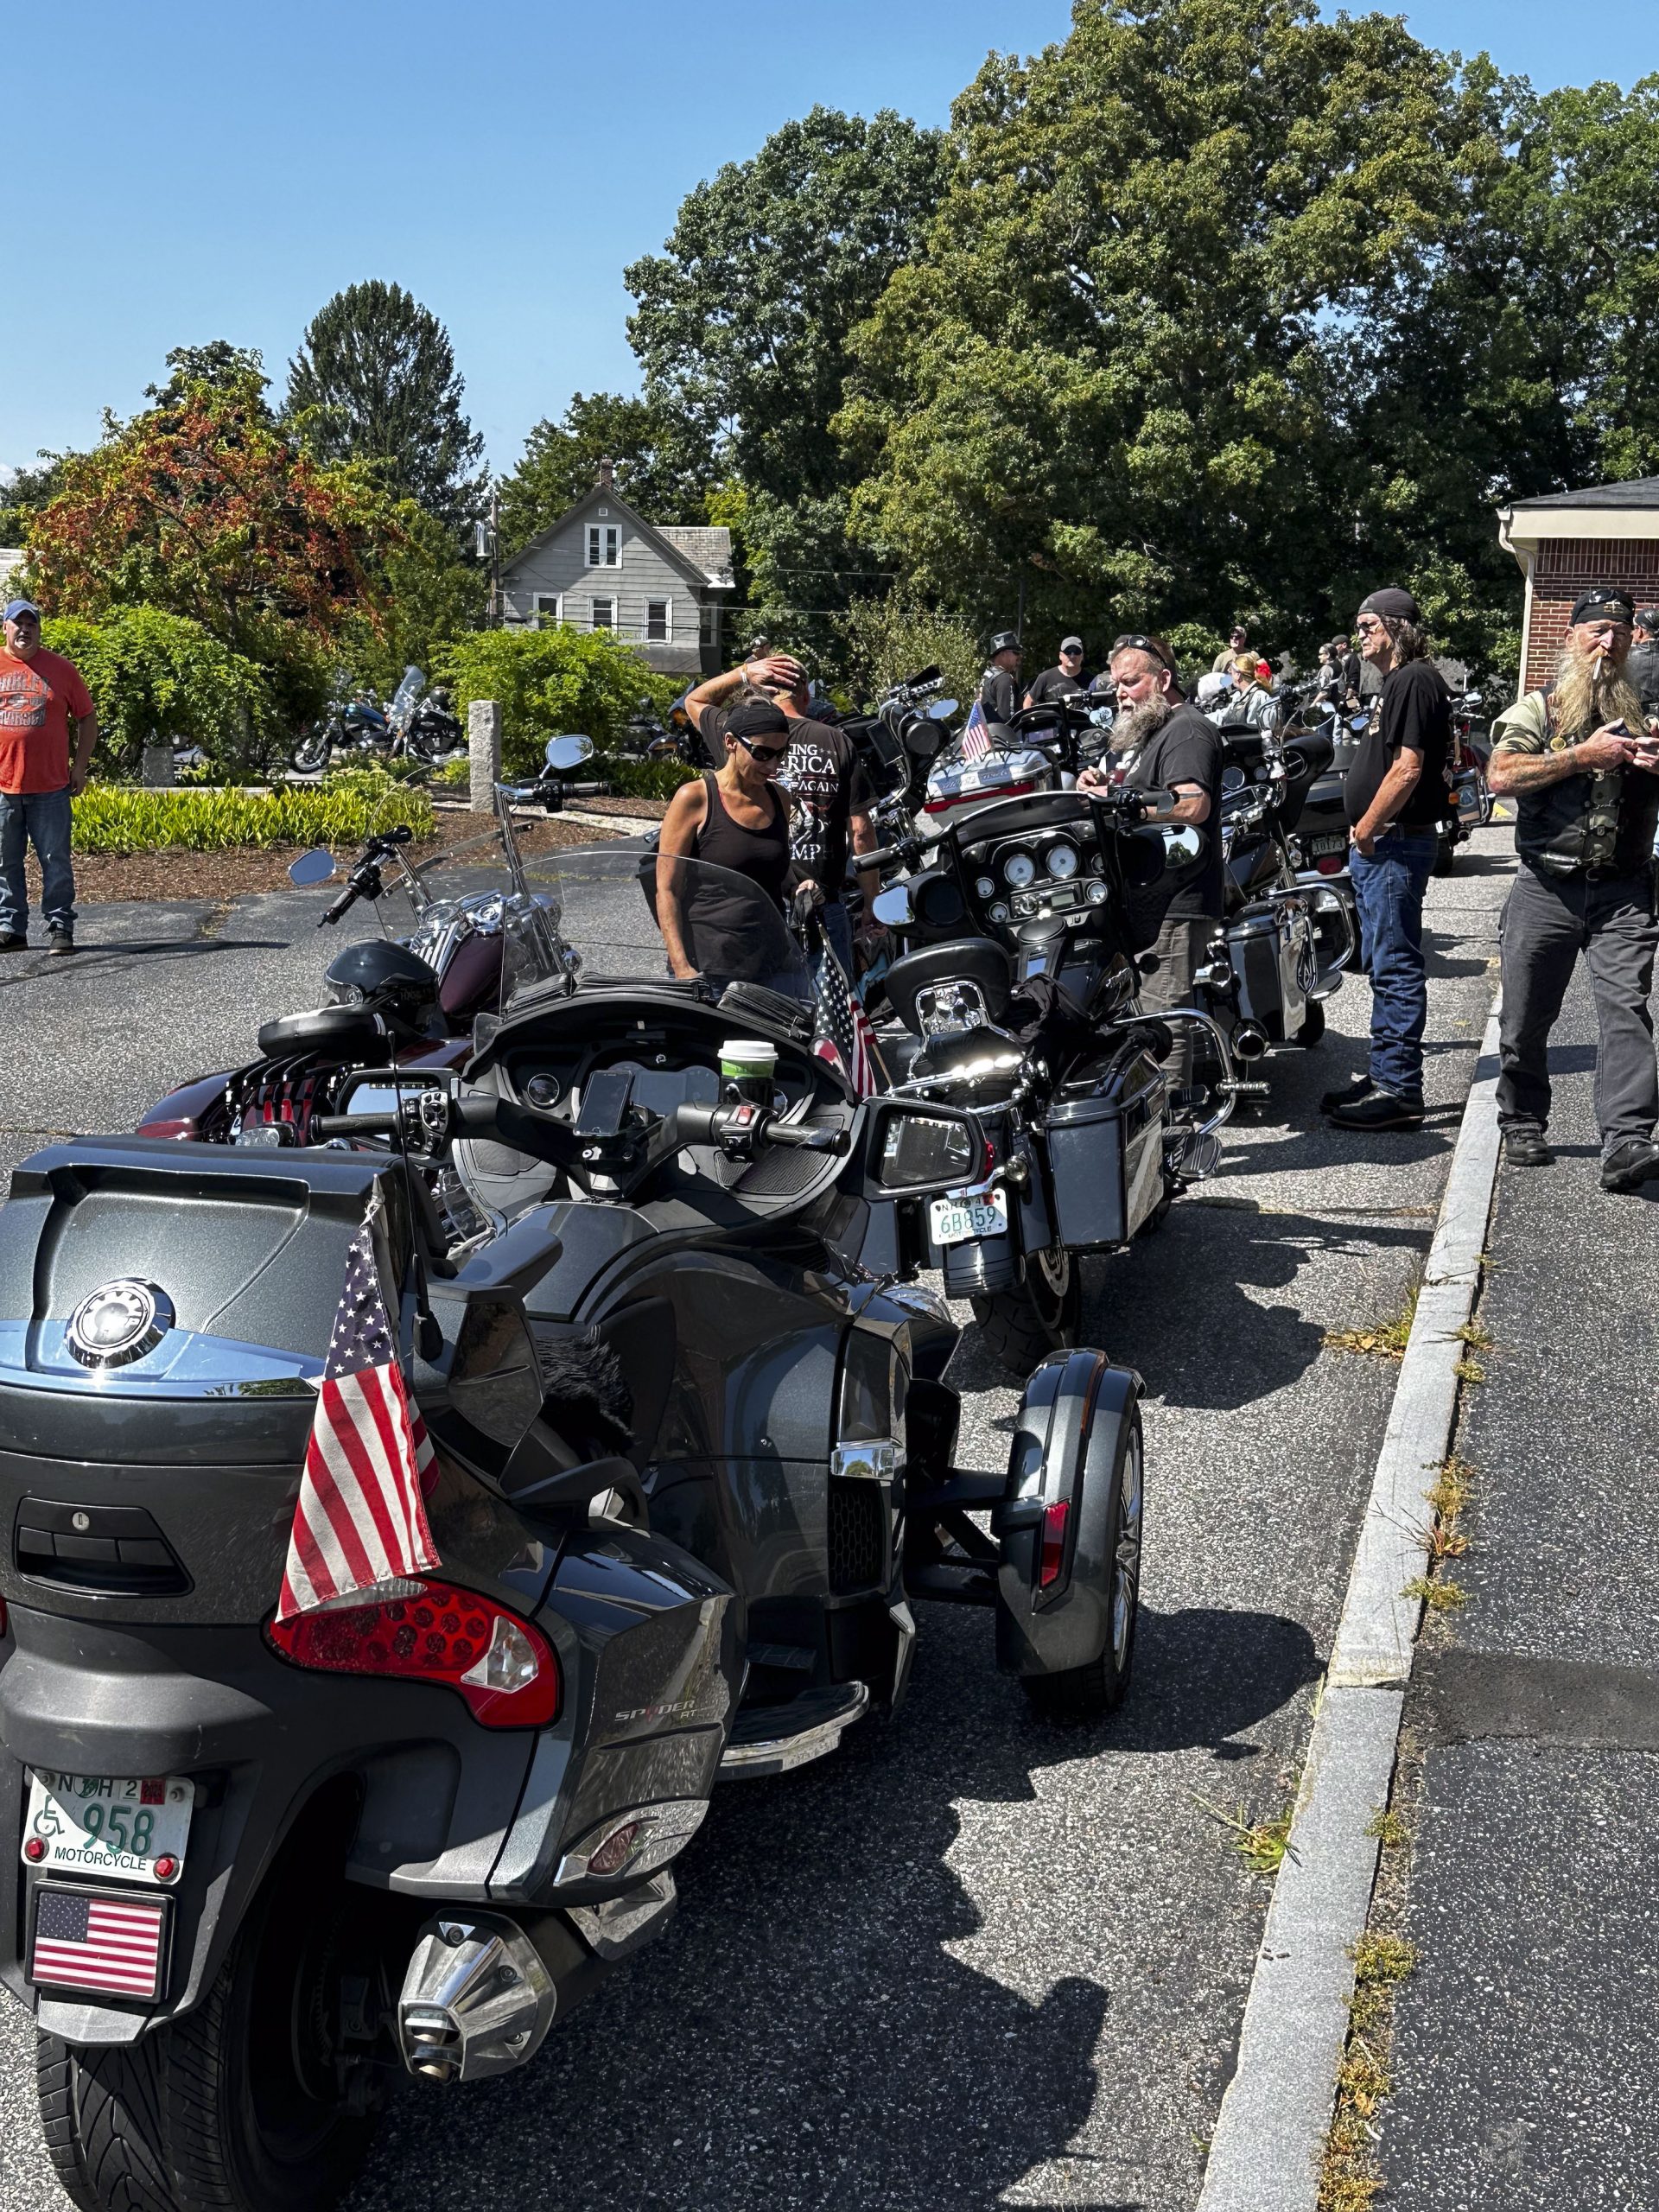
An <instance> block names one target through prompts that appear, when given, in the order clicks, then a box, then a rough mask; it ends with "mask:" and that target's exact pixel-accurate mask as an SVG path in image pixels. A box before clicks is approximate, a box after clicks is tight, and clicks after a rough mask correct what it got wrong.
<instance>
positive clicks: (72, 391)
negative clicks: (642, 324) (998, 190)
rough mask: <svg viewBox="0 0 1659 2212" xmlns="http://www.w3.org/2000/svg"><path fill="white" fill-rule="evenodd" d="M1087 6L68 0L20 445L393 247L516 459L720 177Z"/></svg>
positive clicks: (1469, 12)
mask: <svg viewBox="0 0 1659 2212" xmlns="http://www.w3.org/2000/svg"><path fill="white" fill-rule="evenodd" d="M1400 12H1402V13H1404V14H1405V15H1406V16H1408V19H1409V21H1410V22H1411V25H1412V28H1413V29H1414V30H1415V31H1416V32H1417V33H1418V34H1419V35H1420V36H1421V37H1424V38H1426V39H1427V40H1429V41H1431V42H1432V43H1434V44H1437V45H1440V46H1445V47H1455V48H1459V49H1460V50H1461V51H1463V52H1465V53H1471V54H1472V53H1475V52H1477V51H1478V50H1479V49H1480V48H1483V47H1484V48H1488V49H1489V50H1491V53H1492V54H1493V55H1494V57H1495V58H1496V59H1497V61H1498V62H1499V64H1500V66H1502V67H1505V68H1507V69H1510V70H1513V71H1516V72H1523V73H1527V74H1529V75H1530V76H1531V77H1532V78H1533V79H1534V81H1535V83H1537V84H1540V85H1549V84H1558V83H1561V82H1567V81H1573V80H1578V81H1583V79H1585V78H1586V77H1587V76H1589V75H1592V74H1595V75H1602V76H1611V77H1617V78H1618V79H1621V80H1622V81H1625V82H1628V81H1629V80H1630V79H1632V78H1634V77H1636V76H1638V75H1641V74H1643V73H1644V72H1646V71H1649V70H1652V69H1656V68H1659V8H1656V7H1655V5H1654V0H1624V5H1622V6H1621V7H1619V8H1618V9H1617V10H1615V11H1614V15H1613V16H1612V17H1611V19H1610V24H1611V27H1609V26H1607V25H1604V26H1602V27H1600V28H1599V29H1597V30H1596V32H1595V33H1594V35H1593V36H1592V38H1588V39H1586V33H1585V30H1584V28H1583V26H1584V23H1585V22H1586V18H1585V17H1584V16H1580V15H1579V14H1577V13H1576V11H1574V10H1571V9H1569V8H1567V7H1563V6H1562V5H1560V0H1421V4H1405V5H1403V6H1402V8H1401V9H1400ZM1069 19H1070V9H1069V6H1068V5H1067V4H1066V0H817V5H816V6H804V5H801V4H798V0H796V4H790V3H789V0H691V3H690V4H683V5H668V4H665V0H612V4H611V5H610V6H608V7H601V8H596V7H594V6H593V5H591V4H588V5H583V6H580V7H578V6H574V5H571V4H569V0H552V4H543V5H542V6H540V7H537V6H536V5H534V4H524V5H521V6H518V7H515V8H505V9H502V8H492V9H488V10H485V9H481V8H479V7H476V6H459V5H456V4H454V0H448V4H447V5H442V6H440V5H438V4H437V0H211V4H209V0H166V4H165V5H163V4H162V0H52V4H51V6H50V7H48V9H46V10H43V11H40V12H38V13H35V14H33V15H29V16H22V17H17V18H16V19H15V20H14V21H13V22H12V24H11V26H10V29H9V32H8V35H7V59H6V62H5V65H4V69H5V75H6V79H7V80H8V89H9V90H10V92H11V93H12V95H13V97H12V98H11V99H10V101H9V102H8V111H7V129H6V133H5V143H6V151H7V156H8V158H7V162H6V176H7V191H6V199H7V202H8V205H9V208H10V214H11V219H12V221H13V223H14V225H15V224H16V222H17V221H18V219H19V218H20V216H21V217H25V218H27V219H29V220H31V221H32V224H33V230H32V233H31V238H30V252H31V256H32V257H33V260H34V264H35V266H34V270H33V273H32V275H31V276H30V277H29V278H28V279H27V280H26V281H25V280H23V279H22V277H20V272H19V271H18V270H17V268H16V264H15V263H14V269H13V277H12V282H11V284H10V289H9V296H8V308H9V312H8V313H7V315H6V317H5V325H4V332H3V336H0V465H3V464H8V463H10V464H15V463H16V462H18V461H26V460H29V459H30V458H31V457H32V456H33V454H34V453H35V450H36V449H37V448H41V447H46V448H58V447H62V446H66V445H85V444H88V443H90V442H92V440H93V439H94V438H95V437H96V435H97V432H98V425H99V410H100V409H101V408H103V407H104V406H105V405H109V406H112V407H114V408H115V409H116V410H118V412H123V413H124V412H127V411H130V410H131V409H132V408H134V407H135V406H137V404H138V403H139V400H140V398H141V396H142V393H143V387H144V385H146V384H147V383H149V381H151V380H152V379H153V378H156V377H157V376H158V375H159V373H160V372H161V369H162V358H163V356H164V355H165V354H166V353H167V351H168V347H169V346H176V345H180V344H186V343H199V342H200V341H203V340H207V339H211V338H219V337H223V338H228V339H230V340H232V341H233V342H234V343H236V344H238V345H244V346H258V347H259V348H260V349H261V350H262V351H263V353H264V356H265V360H266V365H267V366H268V367H269V368H270V369H272V370H273V372H275V375H276V378H277V383H278V385H279V386H280V384H281V381H282V372H283V365H284V364H285V363H286V361H287V359H288V357H289V353H291V352H292V351H293V348H294V346H295V344H296V340H297V339H298V336H299V334H300V331H301V330H302V327H303V326H304V324H305V322H306V321H307V320H308V317H309V316H310V315H312V314H313V313H315V310H316V308H318V307H320V306H321V303H322V302H323V301H324V300H326V299H327V297H328V296H329V295H330V294H331V293H332V292H334V290H336V289H338V288H339V287H340V285H342V284H346V283H351V282H352V281H353V279H355V278H359V277H385V278H386V279H388V280H391V281H395V282H397V283H402V284H404V285H407V286H408V287H409V289H410V290H411V291H413V292H414V293H415V294H416V296H417V297H418V298H420V299H421V300H423V301H424V302H425V303H426V304H427V305H428V306H429V307H430V308H432V309H433V310H434V312H435V314H437V315H439V316H440V317H441V318H442V321H444V322H445V323H446V324H447V325H448V328H449V332H450V334H451V336H452V337H453V339H454V344H455V350H456V354H457V357H458V359H459V361H460V364H461V370H462V373H463V374H464V376H465V377H466V379H467V405H468V409H469V410H470V413H471V415H472V418H473V421H474V424H475V426H476V427H477V428H478V429H480V430H481V431H482V432H483V434H484V436H485V439H486V444H487V448H488V451H489V455H490V459H491V461H493V463H494V464H495V465H496V466H497V467H509V466H511V464H512V461H513V460H514V458H515V457H516V455H517V453H518V448H519V446H520V443H521V442H522V440H523V438H524V433H525V431H526V430H527V429H529V428H530V426H531V423H534V422H535V421H536V420H537V418H538V417H539V416H543V415H550V414H556V413H557V412H558V411H559V410H561V409H562V408H563V405H564V404H565V402H566V400H567V399H568V398H569V395H570V393H571V391H574V390H582V391H594V390H601V389H606V388H612V389H615V388H622V389H632V386H633V384H634V381H635V371H634V362H633V357H632V353H630V352H629V350H628V346H627V340H626V336H625V334H624V328H623V325H624V321H625V318H626V314H627V311H628V307H629V302H628V299H627V296H626V293H625V292H624V290H623V288H622V277H621V272H622V269H623V267H624V265H625V264H626V263H627V262H629V261H631V260H632V259H633V258H634V257H636V256H638V255H639V254H641V253H645V252H649V251H653V250H655V249H656V248H657V247H658V246H659V245H660V244H661V243H662V240H663V239H664V237H665V236H666V235H667V232H668V231H669V230H670V228H671V226H672V223H673V219H674V213H675V209H676V208H677V206H678V203H679V201H680V200H681V198H682V197H683V194H685V193H686V192H687V191H689V190H690V188H691V187H692V186H693V185H694V184H695V183H696V181H697V180H698V179H699V178H700V177H702V176H705V175H709V174H710V173H711V172H712V171H713V170H714V169H715V168H717V167H718V166H719V164H720V163H721V162H724V161H731V160H741V159H742V158H743V157H744V156H747V155H748V154H750V153H753V150H754V149H755V147H756V146H757V145H758V144H759V143H760V141H761V139H763V138H764V137H766V134H767V132H768V131H770V130H774V129H775V128H776V127H777V125H778V124H780V123H781V122H783V121H785V119H786V118H788V117H790V116H791V115H797V114H799V113H801V112H802V111H804V110H805V109H806V108H808V107H810V105H812V103H813V102H814V101H815V100H820V101H823V102H824V103H825V104H826V105H831V106H840V107H844V108H848V109H851V110H854V111H860V112H864V113H868V112H870V111H873V110H874V109H875V108H878V107H881V106H893V107H898V108H899V109H901V110H904V111H908V112H909V113H911V114H912V115H914V116H915V117H917V118H918V120H921V121H924V122H942V121H944V118H945V117H946V114H947V112H948V110H949V107H950V99H951V97H952V95H953V94H954V93H955V92H957V91H958V90H959V89H960V87H961V86H963V84H964V83H966V82H967V80H968V79H969V77H971V76H972V74H973V73H974V71H975V70H976V68H977V67H978V66H979V64H980V62H981V60H982V59H983V57H984V55H985V54H986V53H987V51H988V50H989V49H991V48H1000V49H1004V50H1007V49H1015V48H1017V49H1019V50H1020V51H1022V52H1030V51H1032V50H1033V49H1034V48H1039V47H1040V46H1042V45H1044V44H1045V43H1046V42H1047V41H1049V40H1051V39H1053V38H1058V37H1060V36H1063V35H1064V34H1065V28H1066V25H1067V22H1069ZM20 41H21V42H20ZM35 63H38V66H39V70H40V84H39V87H38V91H37V92H31V91H29V87H28V79H29V76H30V75H31V73H32V71H33V67H34V66H35Z"/></svg>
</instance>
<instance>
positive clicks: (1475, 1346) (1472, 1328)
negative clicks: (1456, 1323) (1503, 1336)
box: [1458, 1321, 1492, 1351]
mask: <svg viewBox="0 0 1659 2212" xmlns="http://www.w3.org/2000/svg"><path fill="white" fill-rule="evenodd" d="M1458 1334H1459V1336H1460V1337H1461V1338H1462V1339H1463V1341H1464V1343H1465V1344H1467V1345H1469V1347H1470V1348H1471V1351H1491V1348H1492V1332H1491V1330H1490V1329H1488V1328H1485V1327H1484V1326H1483V1325H1482V1324H1481V1323H1480V1322H1478V1321H1465V1323H1464V1325H1463V1326H1462V1327H1461V1328H1460V1329H1459V1331H1458Z"/></svg>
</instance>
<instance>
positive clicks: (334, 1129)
mask: <svg viewBox="0 0 1659 2212" xmlns="http://www.w3.org/2000/svg"><path fill="white" fill-rule="evenodd" d="M311 1126H312V1128H314V1129H315V1131H316V1133H317V1135H319V1136H323V1137H395V1136H396V1135H397V1132H398V1130H399V1129H400V1128H402V1127H403V1124H402V1122H400V1121H399V1120H398V1118H397V1115H396V1114H314V1115H313V1116H311Z"/></svg>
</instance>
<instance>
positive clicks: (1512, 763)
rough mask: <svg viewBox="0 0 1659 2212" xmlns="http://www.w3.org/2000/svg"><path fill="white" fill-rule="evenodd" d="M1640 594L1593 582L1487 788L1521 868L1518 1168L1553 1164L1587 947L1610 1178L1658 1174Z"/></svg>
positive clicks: (1516, 969)
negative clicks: (1554, 1097) (1558, 1073)
mask: <svg viewBox="0 0 1659 2212" xmlns="http://www.w3.org/2000/svg"><path fill="white" fill-rule="evenodd" d="M1632 612H1633V610H1632V607H1631V604H1630V600H1629V599H1628V598H1626V597H1625V596H1624V594H1622V593H1619V592H1612V591H1605V590H1596V591H1587V592H1585V593H1584V594H1582V595H1581V596H1580V599H1579V601H1578V603H1577V604H1576V605H1575V606H1574V607H1573V615H1572V620H1571V623H1570V624H1569V626H1568V629H1567V642H1566V644H1565V645H1564V646H1563V647H1562V651H1561V658H1560V668H1559V670H1558V671H1557V673H1556V677H1555V680H1554V683H1548V684H1546V685H1545V686H1544V688H1543V690H1541V691H1529V693H1528V694H1527V696H1525V698H1523V699H1521V700H1518V701H1517V702H1516V704H1515V705H1514V706H1513V707H1510V709H1508V710H1507V711H1506V712H1505V713H1503V714H1502V715H1499V716H1498V718H1497V721H1496V722H1495V723H1494V724H1493V726H1492V738H1493V744H1492V757H1491V764H1490V766H1489V769H1488V772H1487V781H1488V783H1489V784H1490V785H1491V789H1492V790H1493V791H1495V792H1497V793H1498V794H1499V795H1500V796H1503V797H1506V798H1509V797H1512V798H1514V799H1515V801H1516V829H1515V845H1516V853H1517V855H1519V858H1520V861H1521V866H1520V868H1519V870H1518V871H1517V873H1516V879H1515V886H1514V888H1513V889H1512V890H1511V892H1510V899H1509V904H1508V906H1507V907H1506V908H1505V909H1504V914H1503V930H1502V937H1503V1022H1502V1033H1501V1047H1500V1049H1501V1059H1502V1065H1501V1070H1500V1072H1499V1075H1498V1081H1497V1118H1498V1122H1499V1124H1500V1125H1501V1127H1502V1128H1503V1141H1504V1149H1505V1151H1506V1153H1507V1154H1508V1156H1509V1158H1510V1160H1511V1161H1512V1162H1513V1164H1514V1165H1515V1166H1517V1167H1544V1166H1548V1164H1549V1161H1550V1159H1551V1157H1552V1155H1551V1153H1550V1149H1549V1147H1548V1144H1547V1143H1546V1142H1545V1141H1544V1132H1545V1130H1546V1128H1548V1122H1549V1071H1548V1052H1549V1033H1550V1031H1551V1030H1552V1029H1553V1028H1554V1026H1555V1022H1556V1020H1557V1017H1558V1016H1559V1015H1560V1010H1561V1001H1562V1000H1563V999H1564V998H1565V997H1566V995H1567V984H1568V982H1570V981H1571V979H1572V975H1573V968H1574V967H1575V965H1576V964H1577V962H1578V957H1579V955H1580V953H1582V954H1583V955H1584V958H1585V963H1586V966H1587V967H1588V969H1589V970H1590V982H1591V988H1592V990H1593V991H1594V993H1595V1001H1596V1021H1597V1026H1598V1028H1599V1032H1600V1039H1601V1043H1600V1049H1599V1052H1598V1055H1597V1059H1596V1091H1595V1096H1596V1119H1597V1121H1598V1122H1599V1124H1600V1128H1601V1187H1602V1189H1603V1190H1604V1191H1633V1190H1635V1189H1636V1188H1637V1185H1639V1184H1642V1183H1645V1182H1646V1181H1648V1180H1649V1178H1650V1177H1652V1176H1654V1175H1659V1146H1656V1145H1655V1144H1654V1142H1653V1131H1654V1124H1655V1122H1659V1072H1656V1068H1655V1062H1654V1046H1653V1016H1652V1014H1650V1013H1649V1008H1648V997H1649V992H1650V991H1651V989H1652V988H1653V962H1654V950H1655V947H1656V944H1659V926H1656V923H1655V918H1654V869H1653V838H1654V823H1655V820H1656V817H1659V734H1656V730H1655V729H1652V728H1649V726H1648V725H1647V724H1646V723H1645V721H1644V720H1643V714H1642V708H1641V702H1640V701H1639V699H1638V698H1637V692H1636V689H1635V686H1634V685H1633V684H1632V683H1630V677H1629V675H1628V673H1627V671H1626V666H1625V664H1626V660H1627V658H1628V656H1629V653H1630V637H1631V615H1632Z"/></svg>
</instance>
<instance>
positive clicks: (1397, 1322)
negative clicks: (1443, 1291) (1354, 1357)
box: [1320, 1278, 1422, 1359]
mask: <svg viewBox="0 0 1659 2212" xmlns="http://www.w3.org/2000/svg"><path fill="white" fill-rule="evenodd" d="M1421 1288H1422V1284H1421V1280H1419V1279H1416V1278H1414V1280H1413V1281H1411V1282H1410V1283H1408V1285H1407V1287H1406V1294H1405V1297H1404V1299H1403V1300H1402V1302H1401V1306H1400V1310H1399V1312H1398V1313H1395V1314H1394V1315H1393V1316H1392V1317H1391V1318H1390V1319H1388V1320H1386V1321H1377V1322H1374V1323H1373V1324H1372V1325H1371V1326H1370V1328H1369V1329H1327V1330H1326V1331H1325V1335H1324V1336H1323V1338H1321V1339H1320V1341H1321V1343H1322V1344H1325V1347H1326V1349H1327V1350H1329V1351H1354V1352H1366V1353H1370V1355H1371V1357H1374V1358H1376V1359H1403V1358H1404V1357H1405V1356H1406V1346H1407V1344H1408V1343H1409V1342H1410V1341H1411V1325H1412V1323H1413V1322H1414V1320H1415V1319H1416V1318H1417V1298H1418V1294H1419V1292H1420V1291H1421Z"/></svg>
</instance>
